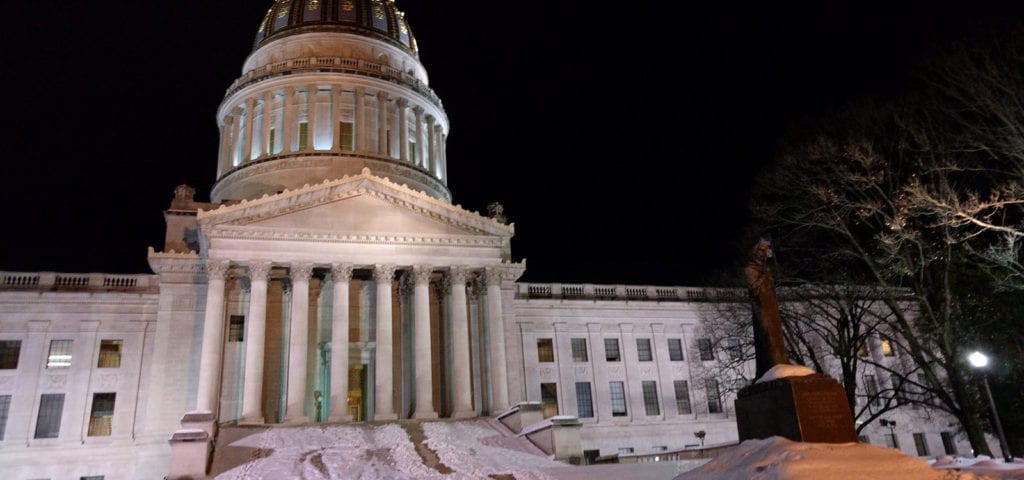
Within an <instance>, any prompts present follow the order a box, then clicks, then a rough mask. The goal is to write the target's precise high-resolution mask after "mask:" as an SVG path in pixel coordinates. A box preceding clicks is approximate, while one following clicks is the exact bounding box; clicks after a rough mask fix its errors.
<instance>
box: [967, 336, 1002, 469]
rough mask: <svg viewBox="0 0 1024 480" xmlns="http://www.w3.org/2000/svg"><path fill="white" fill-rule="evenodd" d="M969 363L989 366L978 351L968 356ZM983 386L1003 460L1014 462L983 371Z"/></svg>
mask: <svg viewBox="0 0 1024 480" xmlns="http://www.w3.org/2000/svg"><path fill="white" fill-rule="evenodd" d="M967 361H969V362H971V366H973V367H974V368H977V369H983V368H985V366H987V365H988V356H986V355H985V354H984V353H981V352H979V351H977V350H975V351H974V353H972V354H970V355H968V356H967ZM981 384H982V385H984V386H985V396H986V397H988V407H989V408H990V409H991V410H992V419H993V423H995V427H996V433H997V434H998V435H999V448H1001V449H1003V459H1004V460H1006V463H1012V462H1013V455H1010V448H1009V447H1008V446H1007V445H1006V436H1005V435H1003V424H1002V422H1000V421H999V412H997V411H996V402H995V401H994V400H992V390H990V389H989V388H988V374H986V373H985V370H981Z"/></svg>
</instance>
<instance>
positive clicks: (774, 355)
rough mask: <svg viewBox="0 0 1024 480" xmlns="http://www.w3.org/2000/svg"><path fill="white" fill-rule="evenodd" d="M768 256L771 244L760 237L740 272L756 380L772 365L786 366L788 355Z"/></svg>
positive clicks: (768, 240)
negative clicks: (749, 306)
mask: <svg viewBox="0 0 1024 480" xmlns="http://www.w3.org/2000/svg"><path fill="white" fill-rule="evenodd" d="M771 256H772V243H771V240H770V239H768V238H764V237H762V238H761V239H760V240H758V242H757V244H756V245H754V249H753V251H752V252H751V255H750V261H749V262H748V263H747V267H746V268H745V269H744V272H745V273H746V276H747V284H748V285H749V286H750V298H751V301H752V303H753V309H754V315H753V317H754V318H753V320H754V322H753V323H754V356H755V359H756V364H757V373H756V374H755V378H760V377H761V376H762V375H764V374H765V372H767V371H768V370H770V369H771V368H772V367H774V366H775V365H787V364H789V353H787V351H786V342H785V339H784V338H783V334H782V316H781V315H780V314H779V303H778V300H777V299H776V298H775V282H774V281H773V280H772V271H771V269H770V268H768V259H769V258H771Z"/></svg>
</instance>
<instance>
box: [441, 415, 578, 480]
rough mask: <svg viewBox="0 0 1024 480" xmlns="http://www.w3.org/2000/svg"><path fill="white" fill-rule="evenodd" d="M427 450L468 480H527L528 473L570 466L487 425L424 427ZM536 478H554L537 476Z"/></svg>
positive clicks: (462, 423)
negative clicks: (492, 479)
mask: <svg viewBox="0 0 1024 480" xmlns="http://www.w3.org/2000/svg"><path fill="white" fill-rule="evenodd" d="M422 425H423V433H424V434H426V436H427V446H428V447H430V449H431V450H433V451H435V452H437V456H438V458H439V459H440V460H441V463H443V464H445V465H447V466H448V467H449V468H451V469H452V470H455V471H456V472H459V473H461V474H464V475H469V477H468V478H487V475H489V474H503V473H504V474H513V475H515V477H516V479H519V480H521V479H523V478H527V477H525V475H527V472H530V471H536V470H538V469H542V468H553V467H564V466H565V465H566V464H565V463H562V462H556V461H553V460H548V457H547V456H546V455H544V454H543V453H542V452H541V451H540V450H538V449H536V448H530V447H528V446H527V445H530V446H531V447H532V444H529V441H528V440H524V439H522V438H516V437H506V436H503V435H500V434H498V432H497V431H496V430H494V429H493V428H489V427H487V426H486V424H480V423H477V422H429V423H423V424H422ZM534 478H544V479H547V478H550V477H547V476H537V477H534Z"/></svg>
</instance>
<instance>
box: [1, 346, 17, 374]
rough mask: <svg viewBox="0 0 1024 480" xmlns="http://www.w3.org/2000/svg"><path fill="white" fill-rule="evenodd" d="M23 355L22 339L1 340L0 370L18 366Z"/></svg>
mask: <svg viewBox="0 0 1024 480" xmlns="http://www.w3.org/2000/svg"><path fill="white" fill-rule="evenodd" d="M20 355H21V340H0V370H13V369H16V368H18V356H20Z"/></svg>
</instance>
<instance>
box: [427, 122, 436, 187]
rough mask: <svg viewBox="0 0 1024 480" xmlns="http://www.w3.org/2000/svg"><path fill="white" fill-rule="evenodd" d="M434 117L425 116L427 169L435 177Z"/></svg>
mask: <svg viewBox="0 0 1024 480" xmlns="http://www.w3.org/2000/svg"><path fill="white" fill-rule="evenodd" d="M434 126H435V125H434V116H433V115H427V159H426V160H427V162H428V164H427V169H428V170H430V175H432V176H435V177H436V176H437V138H436V136H437V132H436V131H435V130H434Z"/></svg>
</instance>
